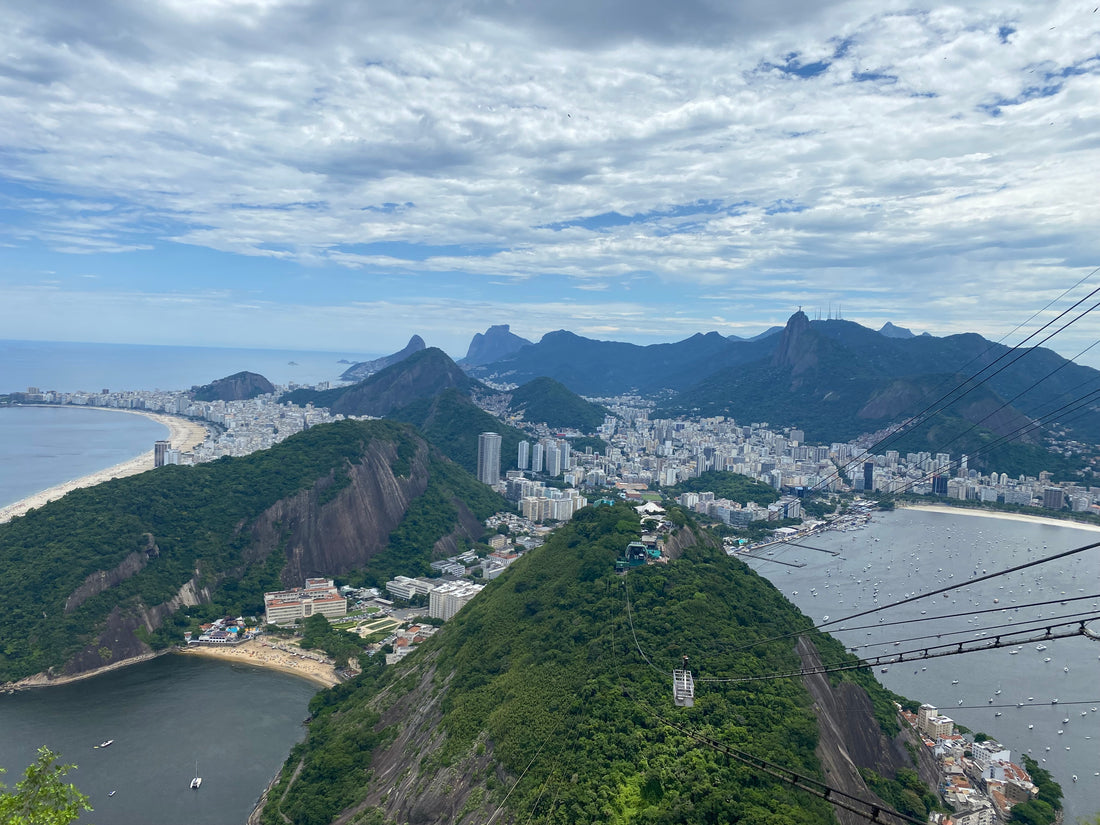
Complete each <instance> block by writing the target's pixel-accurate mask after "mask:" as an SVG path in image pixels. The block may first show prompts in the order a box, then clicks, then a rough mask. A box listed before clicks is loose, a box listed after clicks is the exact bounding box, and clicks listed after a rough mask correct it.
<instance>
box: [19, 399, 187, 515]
mask: <svg viewBox="0 0 1100 825" xmlns="http://www.w3.org/2000/svg"><path fill="white" fill-rule="evenodd" d="M110 412H122V413H130V414H132V415H144V416H145V417H146V418H151V419H153V420H154V421H157V422H159V423H161V424H163V425H164V426H165V427H167V428H168V441H170V442H171V444H172V447H173V449H177V450H180V451H181V452H187V451H189V450H193V449H194V448H195V447H197V446H198V445H199V444H202V443H203V441H205V440H206V436H207V431H206V427H204V426H203V425H202V424H200V423H199V422H197V421H192V420H191V419H190V418H180V417H179V416H175V415H165V414H163V413H154V412H147V411H145V410H116V409H114V408H111V410H110ZM152 469H153V451H152V450H149V451H148V452H146V453H142V454H141V455H139V456H136V457H134V458H131V459H130V460H129V461H123V462H122V463H121V464H116V465H115V466H113V467H108V468H106V469H105V470H99V471H98V472H95V473H90V474H89V475H86V476H83V477H81V478H77V479H73V480H72V481H66V482H65V483H63V484H58V485H56V486H54V487H50V488H49V489H48V490H42V491H41V492H39V493H35V494H34V495H32V496H27V497H26V498H25V499H23V500H22V501H17V502H15V503H14V504H9V505H8V506H7V507H3V508H0V524H3V523H5V522H8V521H11V520H12V519H13V518H15V517H16V516H21V515H23V514H24V513H26V512H27V511H28V510H31V509H34V508H36V507H41V506H42V505H44V504H47V503H49V502H51V501H54V500H56V499H59V498H61V497H62V496H63V495H65V494H66V493H68V492H70V491H72V490H77V489H79V488H81V487H93V486H95V485H96V484H102V483H103V482H104V481H110V480H111V479H112V478H122V477H123V476H132V475H136V474H137V473H144V472H145V471H146V470H152Z"/></svg>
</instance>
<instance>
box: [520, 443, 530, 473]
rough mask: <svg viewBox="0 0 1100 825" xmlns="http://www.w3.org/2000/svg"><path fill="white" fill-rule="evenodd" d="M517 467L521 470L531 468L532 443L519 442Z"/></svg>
mask: <svg viewBox="0 0 1100 825" xmlns="http://www.w3.org/2000/svg"><path fill="white" fill-rule="evenodd" d="M516 458H517V461H516V466H517V467H519V468H520V469H521V470H526V469H528V468H529V467H530V466H531V442H530V441H521V442H519V451H518V455H517V457H516Z"/></svg>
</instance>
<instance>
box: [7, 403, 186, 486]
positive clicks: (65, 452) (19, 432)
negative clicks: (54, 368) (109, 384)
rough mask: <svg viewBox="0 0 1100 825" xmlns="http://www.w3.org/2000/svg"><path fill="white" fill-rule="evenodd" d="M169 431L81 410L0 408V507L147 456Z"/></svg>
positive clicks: (129, 417)
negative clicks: (155, 442) (135, 458)
mask: <svg viewBox="0 0 1100 825" xmlns="http://www.w3.org/2000/svg"><path fill="white" fill-rule="evenodd" d="M167 435H168V429H167V427H165V426H164V425H162V424H158V423H157V422H156V421H153V420H152V419H150V418H146V417H145V416H143V415H133V414H132V413H124V412H116V411H112V410H97V409H89V408H84V407H0V507H4V506H6V505H8V504H12V503H14V502H16V501H19V500H20V499H23V498H25V497H27V496H29V495H33V494H34V493H37V492H40V491H42V490H45V489H47V488H49V487H53V486H54V485H55V484H61V483H62V482H65V481H69V480H71V479H74V478H80V477H81V476H84V475H87V474H88V473H94V472H95V471H97V470H102V469H105V468H107V467H113V466H114V465H115V464H118V463H120V462H123V461H127V460H129V459H131V458H133V457H135V456H138V455H141V454H142V453H144V452H146V451H148V450H151V449H152V448H153V442H154V441H156V440H157V439H158V438H164V437H165V436H167Z"/></svg>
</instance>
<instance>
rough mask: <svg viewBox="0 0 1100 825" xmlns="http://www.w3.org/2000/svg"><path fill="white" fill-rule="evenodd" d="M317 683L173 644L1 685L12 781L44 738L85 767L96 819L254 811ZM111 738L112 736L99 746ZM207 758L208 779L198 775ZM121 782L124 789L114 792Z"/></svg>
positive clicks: (84, 783) (205, 821)
mask: <svg viewBox="0 0 1100 825" xmlns="http://www.w3.org/2000/svg"><path fill="white" fill-rule="evenodd" d="M316 692H317V686H316V685H314V684H312V683H311V682H307V681H305V680H303V679H299V678H297V677H294V676H290V675H288V674H284V673H279V672H275V671H270V670H261V669H259V668H254V667H249V666H247V665H234V664H229V663H227V662H220V661H213V660H207V659H199V658H197V657H195V658H192V657H188V656H180V655H175V654H172V655H168V656H162V657H160V658H158V659H154V660H152V661H149V662H142V663H140V664H136V665H133V666H131V667H128V668H123V669H121V670H117V671H114V672H111V673H105V674H103V675H101V676H96V677H95V678H93V679H88V680H85V681H82V682H75V683H73V684H70V685H61V686H58V687H51V688H46V689H41V690H33V691H25V692H21V693H15V694H11V695H0V767H4V768H7V771H8V772H7V774H5V776H4V781H5V784H7V785H8V786H9V787H10V786H11V785H13V784H14V783H15V782H16V781H17V780H18V779H19V778H20V776H21V774H22V772H23V770H24V769H25V768H26V766H27V765H29V764H30V763H31V762H32V761H33V760H34V758H35V755H36V751H37V749H38V748H39V747H40V746H42V745H45V746H47V747H49V748H50V749H51V750H53V751H56V752H59V753H60V754H61V758H62V761H63V762H65V763H75V764H76V765H77V769H76V770H75V771H73V772H71V773H70V774H69V776H68V779H69V781H71V782H72V783H73V784H74V785H76V786H77V788H78V789H79V790H80V791H82V792H83V793H85V794H87V795H88V796H89V797H90V804H91V805H92V807H93V808H94V809H95V811H94V812H93V813H86V814H84V815H83V816H82V817H81V819H80V821H81V822H93V823H95V825H149V823H164V825H172V824H173V823H178V824H179V825H184V823H186V825H231V824H232V823H238V824H240V823H243V822H244V821H245V819H246V818H247V817H248V813H249V811H251V810H252V808H253V806H254V805H255V803H256V801H257V800H258V799H259V797H260V794H261V793H263V790H264V788H265V787H266V786H267V783H268V782H269V781H270V780H271V778H272V777H273V776H274V775H275V773H276V772H277V771H278V770H279V768H280V767H281V766H282V763H283V761H284V760H285V759H286V756H287V753H289V751H290V749H291V747H292V746H293V745H294V743H295V742H298V741H300V740H301V739H302V738H303V736H304V735H305V728H304V726H303V725H302V721H303V720H304V719H305V717H306V715H307V714H308V712H309V710H308V708H309V700H310V698H311V697H312V696H313V694H314V693H316ZM108 739H113V740H114V743H113V744H112V745H110V746H109V747H107V748H96V747H95V746H96V745H97V744H99V743H101V742H103V741H106V740H108ZM196 769H197V770H198V773H199V775H200V776H202V787H201V788H200V789H199V790H197V791H193V790H191V789H190V787H189V785H190V782H191V778H192V777H193V776H194V775H195V771H196ZM110 791H115V794H114V795H113V796H108V793H109V792H110Z"/></svg>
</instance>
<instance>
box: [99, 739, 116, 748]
mask: <svg viewBox="0 0 1100 825" xmlns="http://www.w3.org/2000/svg"><path fill="white" fill-rule="evenodd" d="M114 741H115V740H114V739H108V740H107V741H105V742H100V743H99V744H98V745H96V747H97V748H108V747H110V746H111V745H113V744H114Z"/></svg>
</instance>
